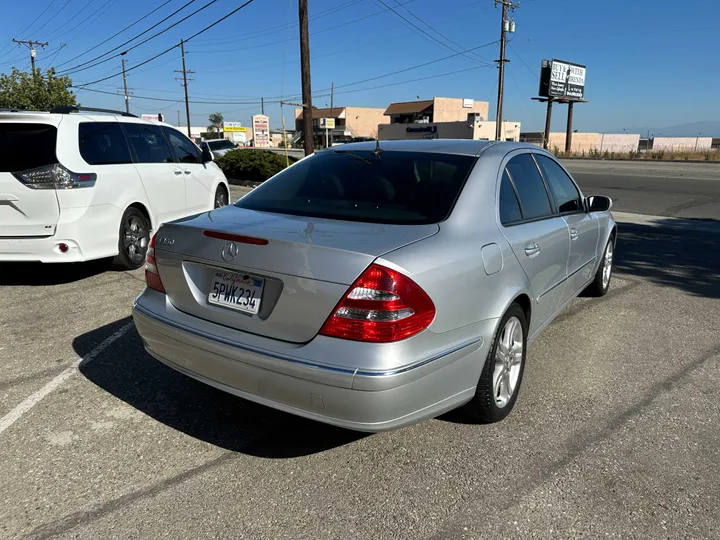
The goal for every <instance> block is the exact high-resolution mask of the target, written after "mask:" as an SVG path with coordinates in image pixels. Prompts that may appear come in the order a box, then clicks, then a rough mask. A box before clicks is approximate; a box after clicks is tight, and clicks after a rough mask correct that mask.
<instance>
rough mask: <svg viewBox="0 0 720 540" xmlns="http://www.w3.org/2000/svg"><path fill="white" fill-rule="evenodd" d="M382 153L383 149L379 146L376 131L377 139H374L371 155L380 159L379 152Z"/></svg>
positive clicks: (378, 137)
mask: <svg viewBox="0 0 720 540" xmlns="http://www.w3.org/2000/svg"><path fill="white" fill-rule="evenodd" d="M382 153H383V149H382V148H380V133H378V136H377V139H375V150H373V151H372V155H373V156H375V157H377V158H378V159H380V154H382Z"/></svg>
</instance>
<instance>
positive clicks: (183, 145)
mask: <svg viewBox="0 0 720 540" xmlns="http://www.w3.org/2000/svg"><path fill="white" fill-rule="evenodd" d="M165 134H166V135H167V138H168V140H169V141H170V144H171V145H172V148H173V152H175V156H176V157H177V159H178V161H179V162H180V163H202V159H201V158H200V151H199V150H198V148H197V146H195V144H193V143H192V142H190V139H187V138H185V136H184V135H181V134H180V133H177V132H176V131H175V130H173V129H166V130H165Z"/></svg>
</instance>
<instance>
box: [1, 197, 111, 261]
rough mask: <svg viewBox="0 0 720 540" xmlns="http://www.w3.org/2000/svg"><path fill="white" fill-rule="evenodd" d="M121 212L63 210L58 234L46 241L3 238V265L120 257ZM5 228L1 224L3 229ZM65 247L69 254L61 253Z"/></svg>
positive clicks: (103, 208) (106, 208)
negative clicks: (62, 247) (21, 262)
mask: <svg viewBox="0 0 720 540" xmlns="http://www.w3.org/2000/svg"><path fill="white" fill-rule="evenodd" d="M121 217H122V212H121V211H120V209H118V208H116V207H115V206H112V205H99V206H90V207H86V208H67V209H63V210H61V214H60V221H59V222H58V224H57V227H56V229H55V234H53V235H52V236H47V237H22V238H12V237H11V238H3V237H0V262H10V261H17V262H20V261H25V262H31V261H35V262H43V263H63V262H82V261H89V260H93V259H101V258H103V257H112V256H114V255H117V253H118V234H119V227H120V219H121ZM1 227H2V224H1V223H0V228H1ZM60 244H66V245H67V246H68V248H69V249H68V251H67V252H66V253H63V252H62V251H60V248H59V245H60Z"/></svg>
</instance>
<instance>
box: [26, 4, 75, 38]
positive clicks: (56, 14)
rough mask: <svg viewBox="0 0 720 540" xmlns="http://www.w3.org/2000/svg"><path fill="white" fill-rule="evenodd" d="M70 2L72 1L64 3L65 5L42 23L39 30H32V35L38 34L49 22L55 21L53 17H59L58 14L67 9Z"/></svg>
mask: <svg viewBox="0 0 720 540" xmlns="http://www.w3.org/2000/svg"><path fill="white" fill-rule="evenodd" d="M70 2H72V0H67V2H65V3H64V4H63V5H62V7H61V8H60V9H58V10H57V11H56V12H55V15H52V16H51V17H50V18H49V19H48V20H47V21H45V23H43V24H42V25H41V26H40V28H38V29H36V30H34V33H35V34H37V33H38V32H40V30H42V29H43V28H45V27H46V26H47V25H48V23H49V22H50V21H53V20H55V17H57V16H58V15H60V14H61V13H62V11H63V10H64V9H65V8H66V7H67V5H68V4H69V3H70Z"/></svg>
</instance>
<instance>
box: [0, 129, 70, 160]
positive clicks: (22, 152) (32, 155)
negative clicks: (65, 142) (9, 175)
mask: <svg viewBox="0 0 720 540" xmlns="http://www.w3.org/2000/svg"><path fill="white" fill-rule="evenodd" d="M56 142H57V128H56V127H55V126H50V125H47V124H26V123H12V122H0V148H1V149H2V154H1V155H2V159H0V172H17V171H26V170H28V169H37V168H38V167H44V166H46V165H52V164H53V163H57V157H56V155H55V144H56Z"/></svg>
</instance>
